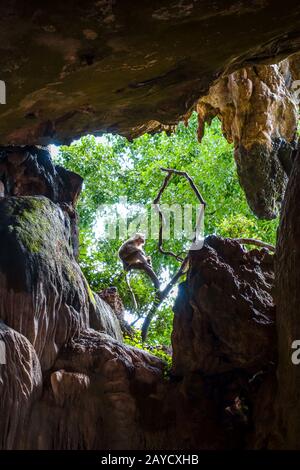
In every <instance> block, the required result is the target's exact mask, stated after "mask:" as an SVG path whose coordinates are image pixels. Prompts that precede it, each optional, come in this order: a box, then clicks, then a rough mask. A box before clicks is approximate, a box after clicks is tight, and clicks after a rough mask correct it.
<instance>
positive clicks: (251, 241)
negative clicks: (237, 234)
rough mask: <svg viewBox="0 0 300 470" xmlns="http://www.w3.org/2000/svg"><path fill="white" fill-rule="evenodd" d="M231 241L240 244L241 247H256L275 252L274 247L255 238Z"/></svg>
mask: <svg viewBox="0 0 300 470" xmlns="http://www.w3.org/2000/svg"><path fill="white" fill-rule="evenodd" d="M232 240H234V241H236V242H238V243H241V245H256V246H260V247H263V248H267V249H268V250H270V251H275V246H274V245H270V244H269V243H265V242H262V241H261V240H256V239H255V238H232Z"/></svg>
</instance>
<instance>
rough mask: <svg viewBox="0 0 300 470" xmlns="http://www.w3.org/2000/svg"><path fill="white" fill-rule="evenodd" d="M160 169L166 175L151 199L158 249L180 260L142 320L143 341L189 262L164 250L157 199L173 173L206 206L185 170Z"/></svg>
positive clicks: (157, 292)
mask: <svg viewBox="0 0 300 470" xmlns="http://www.w3.org/2000/svg"><path fill="white" fill-rule="evenodd" d="M161 170H162V171H164V172H167V175H166V177H165V179H164V181H163V184H162V186H161V188H160V190H159V192H158V194H157V196H156V198H155V199H154V201H153V203H154V204H155V205H156V208H157V210H158V214H159V236H158V249H159V251H160V252H161V253H163V254H164V255H167V256H173V257H174V258H175V259H177V261H180V262H181V265H180V268H179V269H178V271H177V272H176V274H175V275H174V276H173V277H172V279H171V280H170V282H169V283H168V285H167V286H166V287H165V289H164V290H163V291H160V290H159V288H158V289H157V291H156V296H155V299H154V302H153V305H152V307H151V309H150V311H149V313H148V315H147V316H146V318H145V320H144V323H143V326H142V340H143V341H145V340H146V338H147V333H148V329H149V326H150V323H151V320H152V318H153V317H154V315H155V312H156V311H157V309H158V307H159V306H160V305H161V303H162V302H163V301H164V300H165V298H166V297H167V296H168V294H169V293H170V291H171V290H172V289H173V287H174V285H175V284H176V283H177V281H178V280H179V279H180V277H181V276H182V275H183V274H184V273H185V272H186V269H187V267H188V262H189V255H187V256H186V257H185V258H182V257H180V256H179V255H176V254H175V253H173V252H172V251H166V250H164V248H163V246H162V243H163V236H162V235H163V224H164V219H163V214H162V212H161V210H160V208H159V201H160V198H161V196H162V194H163V192H164V190H165V189H166V187H167V186H168V184H169V182H170V179H171V177H172V176H173V175H179V176H184V178H186V179H187V181H188V182H189V184H190V186H191V188H192V190H193V191H194V193H195V194H196V196H197V198H198V200H199V201H200V202H201V204H202V205H203V206H204V210H205V206H206V202H205V200H204V198H203V197H202V195H201V193H200V191H199V190H198V188H197V186H196V185H195V183H194V181H193V179H192V178H191V177H190V175H189V174H188V173H187V172H186V171H180V170H174V169H172V168H161ZM199 223H200V220H198V221H197V227H196V234H195V237H194V239H193V243H194V242H195V240H196V237H197V229H198V225H199Z"/></svg>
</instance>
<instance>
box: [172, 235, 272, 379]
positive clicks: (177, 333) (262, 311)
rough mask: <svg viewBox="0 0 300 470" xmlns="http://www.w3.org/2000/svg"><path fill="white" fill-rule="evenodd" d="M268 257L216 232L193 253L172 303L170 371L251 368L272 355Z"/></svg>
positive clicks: (256, 368) (263, 363) (216, 371)
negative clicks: (188, 267)
mask: <svg viewBox="0 0 300 470" xmlns="http://www.w3.org/2000/svg"><path fill="white" fill-rule="evenodd" d="M273 284H274V267H273V256H272V255H270V254H269V253H268V252H267V250H252V251H249V252H247V251H246V250H244V249H243V248H242V247H241V246H240V245H239V243H237V242H235V241H232V240H230V239H222V238H218V237H215V236H210V237H207V238H206V241H205V245H204V247H203V248H202V249H201V250H199V251H196V252H192V257H191V267H190V269H189V273H188V277H187V281H186V282H185V283H183V284H181V285H180V290H179V295H178V298H177V300H176V304H175V307H174V311H175V318H174V329H173V334H172V344H173V353H174V356H173V371H174V373H175V374H176V375H181V376H182V375H184V374H185V373H186V372H187V371H190V372H195V371H201V372H202V373H204V374H208V375H209V374H219V373H224V372H227V371H230V370H232V369H242V370H246V371H247V372H248V373H253V374H254V373H256V372H257V371H259V370H260V368H261V367H263V366H267V365H268V364H269V363H270V362H271V361H274V360H275V324H274V321H275V307H274V302H273V298H272V294H271V290H272V287H273Z"/></svg>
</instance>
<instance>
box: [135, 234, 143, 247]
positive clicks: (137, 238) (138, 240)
mask: <svg viewBox="0 0 300 470" xmlns="http://www.w3.org/2000/svg"><path fill="white" fill-rule="evenodd" d="M132 240H133V241H134V242H135V243H136V244H137V245H144V244H145V235H144V234H143V233H136V234H135V235H134V236H133V237H132Z"/></svg>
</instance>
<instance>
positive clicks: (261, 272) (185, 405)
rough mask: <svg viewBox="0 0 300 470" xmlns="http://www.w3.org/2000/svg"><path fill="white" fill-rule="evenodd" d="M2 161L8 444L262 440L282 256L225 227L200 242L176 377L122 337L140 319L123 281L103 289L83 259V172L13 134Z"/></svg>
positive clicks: (1, 383) (177, 342)
mask: <svg viewBox="0 0 300 470" xmlns="http://www.w3.org/2000/svg"><path fill="white" fill-rule="evenodd" d="M1 162H2V163H1V164H2V167H1V169H2V182H3V188H4V194H3V196H2V197H1V198H0V291H1V301H0V318H1V324H0V341H1V343H0V346H1V348H2V349H1V348H0V352H3V347H5V350H6V364H0V403H1V404H2V408H1V410H0V411H1V423H0V447H1V448H2V449H110V450H112V449H157V450H159V449H181V450H182V449H239V448H245V447H247V446H250V447H258V448H261V447H264V446H265V445H266V444H265V443H266V442H267V441H268V438H269V434H268V429H267V425H266V424H265V423H268V422H269V419H270V416H271V417H272V416H273V409H272V406H271V403H272V397H273V396H274V381H273V379H274V363H275V362H276V351H275V348H274V339H273V338H274V319H275V317H274V305H273V300H272V295H271V287H272V285H273V280H274V279H273V259H272V256H270V255H269V254H268V253H267V252H266V251H265V250H262V251H257V250H253V251H251V252H249V253H247V252H246V251H245V250H243V249H242V248H241V247H240V246H239V244H238V243H237V242H232V241H230V240H222V239H219V238H216V237H210V238H209V239H207V241H206V243H205V247H204V248H203V249H202V250H201V251H200V252H197V253H194V254H193V255H192V258H191V266H190V270H189V273H188V276H187V281H186V283H185V284H184V285H182V286H181V287H180V294H179V297H178V300H177V302H176V308H175V312H176V314H175V321H174V332H173V350H174V356H173V368H172V372H171V375H169V376H168V377H167V376H166V375H165V365H164V363H163V362H162V361H161V360H160V359H158V358H157V357H155V356H152V355H151V354H148V353H146V352H144V351H142V350H139V349H135V348H132V347H128V346H126V345H124V344H123V341H122V332H121V328H122V329H123V331H125V332H126V333H127V334H128V333H130V330H129V331H128V325H127V324H126V322H125V321H124V317H123V305H122V302H121V300H120V298H119V297H118V293H117V292H116V289H114V288H110V289H106V290H105V291H102V292H101V293H99V295H98V294H94V293H93V292H92V291H91V289H90V288H89V286H88V284H87V281H86V280H85V278H84V276H83V274H82V272H81V270H80V268H79V265H78V264H77V261H76V256H75V254H76V244H74V227H75V228H76V209H75V204H76V200H77V196H78V192H79V190H80V185H81V180H80V178H79V177H78V176H77V175H74V174H69V173H68V172H66V171H65V172H64V173H62V171H61V170H59V169H58V168H57V167H55V166H53V164H52V162H51V159H50V157H49V154H48V153H47V151H46V150H45V149H35V148H30V149H29V148H28V147H24V148H18V149H16V151H15V152H13V151H12V149H7V148H5V149H3V152H2V161H1ZM11 165H13V166H14V170H13V171H11ZM62 174H63V175H64V180H63V182H62V179H61V175H62ZM27 178H28V180H30V181H32V182H33V184H34V185H33V186H32V185H31V184H30V185H29V184H27V183H26V182H27ZM75 182H76V183H75ZM78 185H79V186H78ZM27 191H28V193H29V194H28V195H27V194H26V192H27ZM33 192H34V193H40V194H35V195H33V194H32V193H33ZM74 214H75V215H74ZM72 221H73V222H72ZM74 221H75V224H74ZM104 299H106V300H107V302H106V301H105V300H104ZM254 337H255V342H254V341H253V338H254ZM0 356H1V355H0ZM1 357H2V356H1ZM1 357H0V359H1ZM262 397H263V399H264V408H263V410H261V408H260V403H261V401H262ZM25 430H26V432H25Z"/></svg>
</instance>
